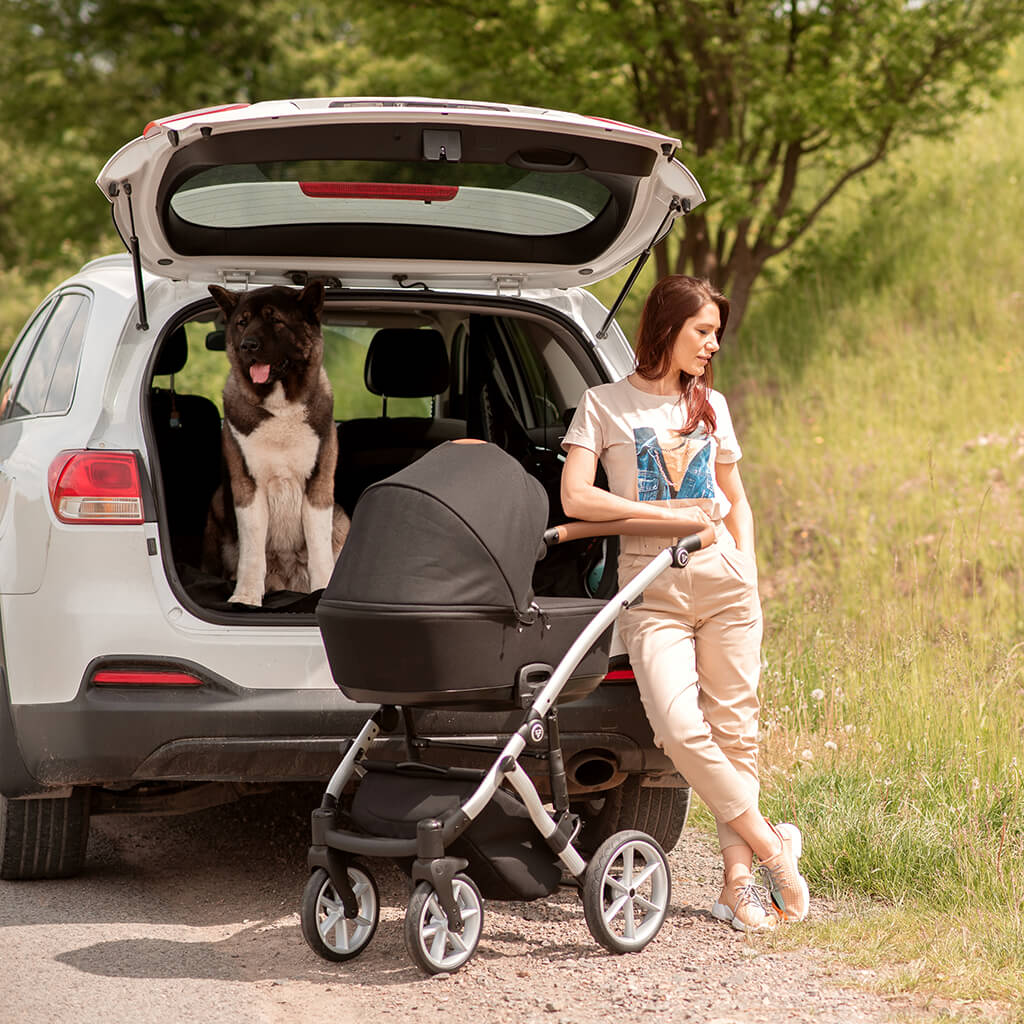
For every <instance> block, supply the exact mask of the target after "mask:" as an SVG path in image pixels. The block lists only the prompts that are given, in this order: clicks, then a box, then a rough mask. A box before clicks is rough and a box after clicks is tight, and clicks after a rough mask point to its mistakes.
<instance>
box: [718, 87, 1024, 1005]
mask: <svg viewBox="0 0 1024 1024" xmlns="http://www.w3.org/2000/svg"><path fill="white" fill-rule="evenodd" d="M1022 140H1024V99H1022V94H1021V92H1020V91H1016V92H1013V93H1011V95H1010V96H1009V97H1008V98H1007V99H1006V100H1004V101H1003V102H1001V103H1000V104H999V105H997V106H995V107H993V108H992V109H991V110H989V111H988V112H987V113H985V114H984V115H981V116H979V117H977V118H975V119H974V120H972V121H971V122H970V123H969V124H967V125H965V126H964V128H963V130H962V131H961V132H960V133H959V135H958V136H957V138H956V139H955V140H954V141H953V142H952V143H945V144H939V143H920V144H917V145H914V146H912V147H910V148H908V149H907V150H906V151H905V152H904V153H903V154H901V157H900V159H899V160H898V161H896V162H894V164H893V165H892V166H891V167H890V168H888V169H887V172H886V176H885V177H884V178H883V177H881V176H878V177H876V178H875V179H874V180H872V181H870V182H868V183H866V184H865V185H863V186H861V187H860V188H859V189H858V190H857V191H856V192H855V193H853V194H851V195H850V196H849V197H847V199H846V200H845V201H844V203H843V204H842V205H841V206H840V207H839V210H838V213H837V214H836V215H835V217H834V219H833V222H832V223H831V225H830V226H829V227H828V230H827V231H826V232H824V237H822V238H821V240H820V241H819V242H818V244H817V245H816V246H815V248H814V249H813V250H811V249H810V248H808V249H805V250H804V251H803V252H802V253H801V254H800V256H799V258H798V259H797V260H796V261H795V264H794V267H793V270H792V273H791V274H790V276H789V278H788V279H787V282H786V284H785V286H784V287H782V288H779V289H778V290H777V291H775V292H773V293H771V294H768V295H762V296H761V297H760V298H759V299H758V300H757V301H756V302H755V304H754V306H753V308H752V310H751V313H750V314H749V316H748V318H747V321H746V323H745V325H744V328H743V334H742V338H741V339H740V341H739V343H738V344H737V345H736V346H735V347H734V350H733V351H732V352H729V353H727V352H725V351H723V353H722V355H723V357H724V358H723V370H724V371H725V372H724V374H723V377H720V378H719V380H722V379H723V378H724V381H725V386H724V389H725V390H726V392H727V393H728V394H729V395H730V396H731V397H732V401H733V405H734V406H735V409H734V412H735V414H736V416H737V419H738V420H739V421H740V422H739V430H740V437H741V440H742V442H743V444H744V453H745V459H744V462H743V473H744V480H745V482H746V485H747V490H748V492H749V493H750V496H751V500H752V503H753V505H754V507H755V516H756V519H757V523H758V547H759V561H760V565H761V575H762V596H763V599H764V606H765V612H766V617H767V632H766V643H765V658H766V670H765V674H764V679H763V748H762V749H763V752H764V758H763V760H764V778H765V803H766V806H767V808H768V811H769V812H770V814H771V815H774V816H775V817H777V818H780V819H795V820H796V821H798V822H799V823H800V824H801V826H802V827H803V828H804V830H805V832H806V835H807V840H808V841H807V852H806V854H805V859H804V861H803V863H804V865H805V866H806V869H807V874H808V876H809V878H810V880H811V883H812V889H813V891H814V892H816V893H818V894H822V895H832V894H840V893H842V894H851V893H852V894H855V895H857V896H858V897H860V898H861V899H862V902H861V903H860V904H859V906H860V907H861V911H860V913H859V914H858V915H857V917H856V918H855V919H851V920H847V921H845V922H839V923H835V922H832V923H829V924H828V925H827V926H826V927H825V928H824V929H823V930H822V932H820V933H819V934H818V938H819V939H822V940H823V941H828V942H829V943H834V945H835V947H836V948H842V949H846V950H847V951H850V950H856V951H858V955H859V956H861V957H862V958H866V959H867V960H868V961H874V962H885V963H887V964H903V965H904V967H903V968H902V969H901V970H896V971H895V972H894V973H892V974H891V975H890V977H891V979H893V983H894V984H897V985H912V986H924V987H925V988H927V989H931V990H934V991H939V992H947V993H949V994H952V995H955V996H959V997H964V998H980V997H994V998H998V999H1001V1000H1005V1001H1007V1002H1010V1003H1011V1004H1014V1005H1015V1007H1016V1014H1017V1015H1018V1016H1019V1017H1020V1018H1021V1019H1024V777H1022V773H1024V387H1022V385H1021V380H1022V378H1024V345H1022V344H1021V339H1022V330H1024V249H1022V248H1021V246H1020V243H1019V227H1020V225H1021V224H1024V194H1022V191H1021V185H1022V184H1024V181H1022V180H1021V179H1024V171H1021V170H1020V169H1021V168H1024V141H1022ZM1018 176H1020V178H1019V177H1018ZM864 901H866V902H864ZM790 931H791V932H792V931H795V930H790Z"/></svg>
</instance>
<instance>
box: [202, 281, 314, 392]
mask: <svg viewBox="0 0 1024 1024" xmlns="http://www.w3.org/2000/svg"><path fill="white" fill-rule="evenodd" d="M210 294H211V295H212V296H213V297H214V298H215V299H216V300H217V304H218V305H219V306H220V308H221V309H222V310H223V311H224V316H225V318H226V320H227V326H226V331H225V348H226V350H227V354H228V360H229V361H230V363H231V365H232V367H233V368H234V370H235V371H236V373H237V374H238V375H239V376H240V377H241V378H242V380H244V381H245V382H246V383H247V384H248V385H249V386H250V387H251V388H253V389H254V390H256V391H257V392H258V393H259V394H261V395H264V394H266V392H267V390H268V389H269V388H270V387H272V386H273V385H274V384H275V383H276V382H277V381H284V382H286V383H287V382H288V381H289V380H291V379H294V378H295V377H296V376H297V375H298V376H301V377H304V376H305V375H306V374H307V373H308V372H309V370H310V369H319V367H320V364H321V363H322V361H323V336H322V335H321V333H320V313H321V311H322V310H323V306H324V286H323V284H322V283H321V282H319V281H314V282H312V283H311V284H308V285H306V287H305V288H303V289H302V291H301V292H300V291H298V290H296V289H294V288H283V287H278V286H274V287H271V288H257V289H256V290H255V291H251V292H229V291H228V290H227V289H226V288H220V287H218V286H217V285H215V284H211V285H210Z"/></svg>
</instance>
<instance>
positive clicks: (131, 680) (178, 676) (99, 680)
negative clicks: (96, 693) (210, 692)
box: [92, 669, 203, 686]
mask: <svg viewBox="0 0 1024 1024" xmlns="http://www.w3.org/2000/svg"><path fill="white" fill-rule="evenodd" d="M92 681H93V683H95V684H96V685H97V686H202V685H203V681H202V679H199V678H197V677H196V676H193V675H190V674H189V673H188V672H174V671H161V670H159V669H104V670H103V671H101V672H97V673H96V674H95V675H94V676H93V677H92Z"/></svg>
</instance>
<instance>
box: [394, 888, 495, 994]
mask: <svg viewBox="0 0 1024 1024" xmlns="http://www.w3.org/2000/svg"><path fill="white" fill-rule="evenodd" d="M452 889H453V890H454V891H455V902H456V903H457V904H458V907H459V913H460V914H462V930H461V931H459V932H456V931H454V930H452V929H451V928H449V927H448V915H447V914H446V913H445V912H444V909H443V908H442V907H441V901H440V900H439V899H438V896H437V891H436V890H435V889H434V887H433V886H432V885H431V884H430V883H429V882H420V883H419V885H417V886H416V888H415V889H414V890H413V894H412V898H411V899H410V900H409V906H408V908H407V909H406V911H405V947H406V949H408V950H409V955H410V956H411V957H412V958H413V960H415V961H416V963H417V964H418V965H419V967H421V968H422V969H423V970H424V971H426V972H427V973H428V974H442V973H445V972H448V971H457V970H458V969H459V968H460V967H461V966H462V965H463V964H465V963H467V962H468V961H469V959H470V958H471V957H472V956H473V954H474V953H475V952H476V947H477V943H478V942H479V941H480V932H481V930H482V929H483V923H484V901H483V898H482V897H481V896H480V890H479V889H478V888H477V887H476V885H475V883H474V882H473V881H472V879H470V878H468V877H467V876H466V875H461V874H460V875H456V876H455V877H454V878H453V879H452Z"/></svg>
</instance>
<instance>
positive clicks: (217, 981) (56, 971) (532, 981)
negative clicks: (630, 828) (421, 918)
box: [0, 793, 924, 1024]
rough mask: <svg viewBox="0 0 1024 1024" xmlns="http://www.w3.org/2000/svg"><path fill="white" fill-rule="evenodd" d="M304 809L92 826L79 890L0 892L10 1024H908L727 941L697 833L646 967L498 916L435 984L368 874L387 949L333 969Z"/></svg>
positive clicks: (679, 860) (377, 942)
mask: <svg viewBox="0 0 1024 1024" xmlns="http://www.w3.org/2000/svg"><path fill="white" fill-rule="evenodd" d="M314 802H315V798H314ZM310 806H311V804H310V798H309V796H308V795H307V794H305V793H304V794H301V795H300V796H299V798H298V799H296V796H295V795H294V794H292V795H291V796H290V797H289V798H288V799H287V800H285V799H283V798H282V797H281V796H276V797H259V798H255V797H254V798H249V799H248V800H247V801H244V802H241V803H239V804H236V805H233V806H231V807H226V808H219V809H215V810H212V811H207V812H204V813H202V814H197V815H191V816H188V817H182V818H149V819H146V818H100V819H96V820H95V822H94V826H93V836H92V839H91V842H90V855H89V861H88V865H87V871H86V874H85V875H84V876H83V877H81V878H79V879H74V880H71V881H66V882H53V883H50V882H45V883H22V884H11V883H2V882H0V992H2V993H3V999H2V1000H0V1020H2V1021H3V1022H4V1024H8V1022H10V1024H36V1022H39V1024H42V1022H47V1024H51V1022H56V1024H63V1022H65V1021H67V1022H69V1024H70V1022H72V1021H74V1022H75V1024H94V1022H95V1024H101V1022H102V1024H118V1022H121V1021H124V1022H126V1024H127V1022H131V1024H150V1022H152V1024H165V1022H168V1024H169V1022H172V1021H173V1022H178V1021H181V1020H183V1019H194V1020H197V1021H201V1022H203V1024H221V1022H225V1024H227V1022H235V1021H245V1022H247V1024H249V1022H258V1024H263V1022H267V1024H285V1022H289V1024H290V1022H299V1021H301V1022H303V1024H319V1022H321V1021H322V1022H325V1024H326V1022H328V1021H329V1022H331V1024H349V1022H351V1024H428V1022H430V1024H435V1022H436V1021H437V1019H438V1015H439V1014H443V1015H444V1018H445V1020H446V1021H447V1022H450V1024H513V1022H514V1024H531V1022H543V1024H591V1022H597V1021H606V1020H610V1019H615V1018H622V1017H627V1018H628V1019H630V1020H632V1021H652V1022H675V1021H702V1022H706V1024H711V1022H715V1024H775V1022H804V1021H807V1022H810V1021H814V1022H825V1024H860V1022H871V1024H875V1022H883V1021H890V1020H894V1019H895V1018H896V1017H897V1016H899V1017H900V1019H903V1020H905V1019H907V1016H908V1014H909V1013H910V1010H909V1007H908V1006H907V1005H906V1004H903V1005H900V1006H896V1005H895V1004H891V1003H889V1002H887V1001H886V1000H884V999H883V998H881V997H879V996H877V995H874V994H871V993H869V992H867V991H865V990H864V989H863V988H862V987H859V983H861V982H863V981H864V980H865V979H864V977H863V975H861V976H860V977H858V974H857V973H856V972H853V971H850V970H848V969H844V968H842V967H841V966H840V965H837V964H829V963H828V962H826V961H825V959H824V958H823V957H821V956H819V955H818V954H816V953H814V952H813V951H811V952H807V951H804V952H797V953H781V952H775V951H772V950H770V949H768V948H765V946H764V944H754V945H751V944H748V943H747V942H745V941H744V938H743V936H741V935H740V934H739V933H735V932H733V931H732V930H731V929H728V928H726V927H725V926H723V925H722V924H720V923H718V922H716V921H715V920H714V919H713V918H712V917H711V915H710V914H709V913H708V910H707V908H708V907H709V906H710V903H711V901H712V898H713V896H714V895H715V882H716V880H717V877H718V871H719V866H718V860H717V857H716V855H715V853H714V851H713V849H711V847H710V845H709V841H708V839H707V838H706V837H703V836H700V835H698V834H696V833H693V832H688V833H687V834H686V836H685V837H684V839H683V841H682V842H681V843H680V845H679V846H678V847H677V849H676V850H675V851H673V853H672V854H671V856H670V860H671V863H672V868H673V884H674V894H673V909H672V911H671V913H670V916H669V918H668V920H667V921H666V923H665V925H664V927H663V928H662V931H661V933H660V934H659V936H658V937H657V939H656V940H655V941H654V942H653V943H652V944H651V945H650V946H649V947H648V948H647V949H646V950H645V951H644V952H643V953H642V954H639V955H634V956H626V957H615V956H612V955H610V954H608V953H605V952H604V951H603V950H602V949H601V948H600V947H599V946H597V945H596V943H595V942H594V941H593V939H592V938H591V936H590V933H589V932H588V931H587V927H586V924H585V923H584V920H583V910H582V905H581V904H580V902H579V900H578V898H577V896H576V894H575V893H574V892H572V891H565V892H562V893H559V894H558V895H557V896H556V897H554V898H552V899H551V900H548V901H544V902H538V903H530V904H500V903H488V904H487V905H486V909H485V922H484V933H483V937H482V939H481V942H480V946H479V949H478V951H477V954H476V956H475V958H474V959H473V960H472V961H471V962H470V964H468V965H467V966H466V967H465V968H463V970H462V971H460V972H458V973H457V974H454V975H451V976H441V977H438V978H426V977H424V976H423V975H421V974H420V973H419V971H418V970H417V969H416V968H415V967H414V966H413V965H412V964H411V962H410V960H409V958H408V956H407V954H406V952H405V949H404V946H403V944H402V935H401V931H402V915H403V913H404V909H405V898H406V891H407V890H406V884H405V881H404V879H403V877H402V876H401V875H400V874H399V873H398V872H397V871H396V870H395V869H394V868H393V867H391V866H390V865H389V864H387V863H383V862H373V863H372V865H371V867H372V869H373V870H374V871H375V873H377V875H378V884H379V886H380V891H381V900H382V906H383V909H382V913H381V924H380V927H379V929H378V932H377V935H376V936H375V938H374V940H373V942H372V943H371V945H370V947H369V948H368V949H367V950H366V952H365V953H364V954H363V955H362V956H361V957H359V958H358V959H357V960H355V961H353V962H352V963H350V964H348V965H341V966H336V965H333V964H329V963H327V962H325V961H322V960H320V959H319V958H318V957H316V956H315V955H314V954H313V953H312V952H311V951H310V950H309V948H308V947H307V946H306V944H305V943H304V941H303V940H302V937H301V934H300V931H299V924H298V906H299V901H300V897H301V892H302V887H303V885H304V882H305V870H304V857H305V847H306V844H307V842H308V840H307V820H308V813H307V812H308V808H309V807H310ZM821 911H822V908H820V907H819V908H817V912H821ZM915 1016H916V1015H915ZM921 1019H924V1018H921Z"/></svg>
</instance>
